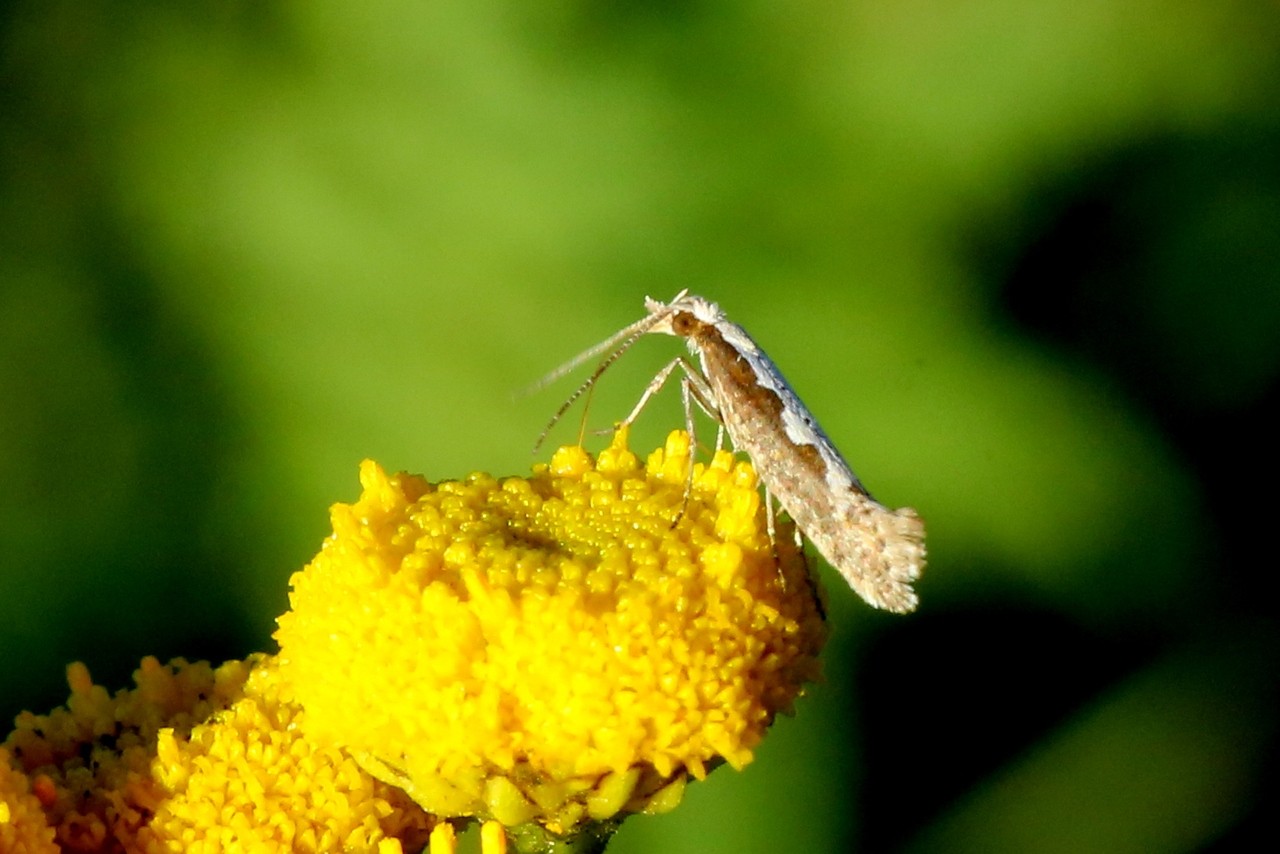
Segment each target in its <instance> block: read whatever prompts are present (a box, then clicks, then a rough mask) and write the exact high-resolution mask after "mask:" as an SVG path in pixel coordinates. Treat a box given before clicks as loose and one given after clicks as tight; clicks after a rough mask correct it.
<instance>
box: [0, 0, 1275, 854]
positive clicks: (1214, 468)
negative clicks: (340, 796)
mask: <svg viewBox="0 0 1280 854" xmlns="http://www.w3.org/2000/svg"><path fill="white" fill-rule="evenodd" d="M0 26H2V27H3V57H2V60H0V63H2V64H0V99H2V100H0V714H2V715H3V716H4V717H5V718H6V719H7V718H8V717H9V716H10V715H12V714H14V713H16V712H17V711H19V710H20V709H22V708H33V709H36V710H44V709H48V708H50V707H52V706H54V705H57V704H58V703H60V702H62V701H63V700H64V699H65V696H66V688H65V683H64V681H63V669H64V666H65V664H66V663H67V662H68V661H71V660H77V659H78V660H83V661H85V662H87V663H88V664H89V666H90V669H91V672H92V673H93V674H94V677H95V678H96V679H97V680H98V681H100V682H103V683H106V684H108V685H113V686H118V687H123V686H125V685H127V684H128V680H129V674H130V672H131V671H132V669H133V668H134V667H136V665H137V661H138V659H139V658H140V657H142V656H143V655H147V654H154V655H157V656H159V657H161V658H162V659H167V658H169V657H172V656H179V655H182V656H186V657H189V658H213V659H216V660H221V659H225V658H231V657H236V658H238V657H242V656H243V655H245V654H247V653H248V652H251V651H254V650H259V649H270V648H272V644H271V641H270V632H271V630H272V625H273V623H272V621H273V617H274V616H275V615H276V614H278V613H279V612H280V611H281V610H283V609H284V607H285V603H286V592H287V590H286V581H287V578H288V576H289V574H290V573H291V572H292V571H293V570H295V569H296V568H298V567H299V566H301V565H302V564H304V563H305V562H306V561H307V560H308V559H309V558H310V556H311V555H312V554H313V553H314V552H315V551H316V550H317V548H318V547H319V543H320V541H321V539H322V538H323V537H324V536H325V534H326V531H327V507H328V505H329V504H330V503H332V502H335V501H346V500H351V499H352V498H354V497H355V496H356V494H357V490H358V485H357V481H356V467H357V464H358V463H359V461H360V460H361V459H362V458H364V457H373V458H376V459H378V460H379V461H380V462H381V463H383V464H384V465H385V466H386V467H388V468H391V469H407V470H410V471H417V472H422V473H424V474H426V475H427V476H429V477H431V478H434V479H441V478H449V477H457V476H460V475H463V474H465V473H467V472H469V471H473V470H477V469H484V470H489V471H492V472H495V473H498V474H515V473H521V472H525V471H527V470H528V467H529V465H530V464H531V463H532V461H533V460H534V459H535V458H534V457H532V456H531V454H530V446H531V445H532V442H533V439H534V438H535V437H536V436H537V434H538V432H539V431H540V430H541V429H542V427H543V425H544V424H545V422H546V419H547V417H548V416H549V415H550V413H551V412H552V411H554V409H555V407H556V406H558V405H559V403H560V401H561V400H562V399H563V398H564V396H566V395H567V394H568V392H569V390H570V389H571V388H572V387H573V383H572V382H571V381H565V382H563V383H561V384H558V385H557V386H556V387H555V388H553V389H552V390H549V391H545V392H542V393H539V394H538V395H535V396H531V397H516V396H513V392H516V391H518V390H519V389H521V388H522V387H524V386H526V385H527V384H529V383H530V382H532V381H533V380H535V379H536V378H537V377H538V376H540V375H541V374H542V373H544V372H545V371H547V370H549V369H550V368H552V367H554V366H555V365H557V364H558V363H560V362H561V361H563V360H565V359H567V358H568V357H569V356H571V355H573V354H574V353H576V352H577V351H578V350H580V349H582V348H585V347H586V346H588V345H589V344H591V343H594V342H595V341H596V340H598V339H601V338H603V337H605V336H606V335H608V334H609V333H611V332H613V331H614V330H615V329H617V328H619V327H621V326H622V325H624V324H626V323H628V322H630V321H632V320H634V319H637V318H638V317H639V316H640V315H641V313H642V297H643V296H644V295H645V294H651V295H653V296H655V297H659V298H663V299H665V298H668V297H670V296H671V295H672V294H673V293H675V292H676V291H677V290H679V289H681V288H690V289H691V290H692V291H693V292H694V293H700V294H703V295H705V296H707V297H708V298H711V299H714V300H716V301H717V302H719V303H720V304H721V305H722V306H723V307H724V308H725V309H726V311H727V312H728V313H729V315H730V316H731V317H732V318H733V319H735V320H736V321H738V322H739V323H741V324H743V325H744V326H746V327H747V328H748V329H749V330H750V331H751V332H752V334H753V335H754V336H755V337H756V338H757V339H758V340H759V341H760V342H761V343H762V344H763V345H764V346H765V347H766V348H767V349H768V350H769V351H770V353H771V355H772V356H773V357H774V359H775V361H777V362H778V363H779V364H780V365H782V366H783V368H784V369H785V370H786V372H787V374H788V376H789V378H790V380H791V381H792V383H793V384H794V386H795V387H796V389H797V390H798V392H799V393H800V394H801V395H802V396H803V397H804V399H805V400H806V401H807V402H808V403H809V405H810V407H811V408H812V410H813V411H814V412H815V413H816V414H817V415H818V416H819V417H820V418H821V419H822V421H823V424H824V426H825V427H826V430H827V432H828V433H829V434H830V435H831V436H832V437H833V438H834V439H835V441H836V442H837V444H838V445H839V446H840V447H841V448H842V450H843V451H844V452H845V454H846V455H847V456H848V457H849V459H850V462H851V463H852V465H853V466H854V468H855V470H856V471H858V473H859V474H860V475H861V476H862V478H863V479H864V480H865V481H866V482H867V483H868V484H869V485H870V487H871V488H872V489H873V490H874V491H875V492H876V493H877V495H878V496H879V497H881V498H882V499H883V500H885V501H886V502H887V503H891V504H894V505H901V504H911V505H913V506H915V507H917V508H919V510H920V512H921V513H922V515H923V516H924V517H925V518H926V520H927V521H928V524H929V532H930V539H929V547H930V556H931V562H930V566H929V570H928V573H927V575H926V577H925V579H924V580H923V582H922V583H921V585H920V592H921V596H922V601H923V604H922V607H921V609H920V611H919V612H918V613H917V614H915V615H913V616H910V617H893V616H889V615H884V614H879V613H875V612H873V611H871V610H870V609H869V608H867V607H866V606H864V605H863V604H862V603H861V602H860V601H857V600H856V599H855V598H854V597H853V596H852V595H851V594H848V593H846V591H845V590H844V589H843V587H842V583H841V582H840V580H839V578H838V577H837V576H835V575H834V573H831V572H830V571H829V570H825V569H824V572H826V573H827V574H826V576H825V577H826V579H827V582H828V588H829V591H830V593H831V601H832V608H831V623H832V626H833V639H832V642H831V645H830V647H829V648H828V652H827V654H826V657H825V666H826V672H827V681H826V682H825V683H823V684H821V685H818V686H816V687H815V688H814V690H813V691H812V692H811V696H810V697H808V698H806V699H804V700H803V701H802V702H801V703H800V705H799V709H798V715H797V716H796V717H795V718H789V719H783V720H781V721H780V722H779V723H778V724H777V726H776V727H775V729H774V731H773V733H772V734H771V736H770V737H769V738H768V739H767V740H766V742H765V743H764V745H763V746H762V747H761V749H760V751H759V754H758V758H757V761H756V762H755V763H754V764H753V765H751V766H750V767H749V768H748V769H747V770H746V771H745V772H743V773H741V774H735V773H734V772H732V771H727V770H722V771H718V772H717V773H715V774H714V775H713V776H712V777H711V778H710V779H709V780H708V782H706V783H705V784H699V785H696V786H694V787H693V788H692V789H691V790H690V792H689V793H688V796H687V798H686V802H685V803H684V805H682V806H681V807H680V809H678V810H677V811H676V812H675V813H673V814H671V815H669V816H665V817H662V818H654V819H647V818H637V819H634V820H632V821H630V822H628V823H627V824H626V825H625V826H624V828H623V829H622V831H621V832H620V834H619V835H618V837H617V839H616V840H615V845H614V846H613V847H611V849H610V850H611V851H617V852H640V851H669V852H682V851H690V852H692V851H698V852H715V851H723V852H731V851H732V852H743V851H814V852H821V851H833V852H834V851H847V850H851V849H856V850H866V851H897V850H906V851H975V852H976V851H984V852H1002V851H1011V852H1012V851H1037V852H1056V851H1063V852H1066V851H1107V852H1112V851H1114V852H1129V851H1132V852H1164V851H1170V852H1172V851H1197V850H1206V851H1208V850H1212V851H1228V850H1236V849H1237V848H1240V847H1248V846H1251V845H1255V844H1258V842H1257V840H1259V839H1265V840H1269V841H1271V842H1273V843H1274V842H1275V841H1276V838H1277V832H1276V830H1275V826H1274V823H1273V821H1272V820H1271V819H1267V818H1266V815H1267V814H1268V813H1271V814H1272V816H1274V812H1275V810H1276V809H1277V806H1278V805H1277V802H1276V799H1275V796H1274V791H1273V789H1272V785H1273V784H1274V783H1275V781H1276V779H1277V765H1276V753H1275V751H1274V746H1275V737H1276V729H1277V707H1276V687H1277V679H1276V673H1277V663H1278V660H1280V625H1278V623H1277V621H1276V619H1275V607H1274V605H1273V603H1272V601H1271V600H1270V599H1269V598H1268V597H1267V596H1265V595H1264V590H1265V587H1266V586H1268V585H1269V584H1274V580H1273V579H1272V580H1271V581H1270V582H1269V581H1268V579H1269V578H1270V577H1271V576H1273V575H1274V569H1275V561H1276V558H1275V548H1274V546H1273V545H1272V543H1271V533H1272V532H1271V527H1272V526H1273V525H1274V522H1273V519H1272V516H1273V512H1272V510H1271V509H1270V508H1272V507H1274V503H1275V499H1274V496H1273V492H1274V487H1275V483H1276V475H1277V471H1276V466H1275V461H1274V452H1273V450H1272V446H1273V445H1274V439H1275V435H1276V431H1277V426H1278V425H1277V423H1276V418H1275V415H1274V410H1275V409H1276V408H1277V407H1276V398H1277V374H1278V368H1280V285H1278V283H1280V99H1278V98H1277V94H1278V90H1277V86H1276V83H1277V79H1278V77H1277V71H1280V63H1278V62H1277V60H1278V58H1280V13H1278V12H1277V8H1276V7H1275V5H1274V4H1271V3H1266V2H1258V3H1245V2H1222V3H1204V2H1201V0H1165V2H1154V0H1153V1H1152V2H1131V3H1128V4H1115V3H1110V2H1058V1H1057V0H1050V2H1043V3H1036V4H1025V3H1019V2H1012V0H1006V2H1001V0H987V2H977V1H976V0H975V2H961V3H943V2H915V1H914V0H911V1H910V2H901V3H872V2H857V3H852V2H850V3H839V2H829V1H828V2H801V3H790V4H776V3H763V2H736V3H730V2H700V3H678V2H671V0H667V2H654V3H641V2H612V3H591V2H548V3H529V4H525V3H515V2H467V3H458V2H434V3H410V2H400V3H381V4H373V5H363V4H345V3H332V2H305V3H304V2H294V3H278V4H263V3H250V2H240V3H212V2H205V3H199V2H191V3H185V4H168V3H159V2H155V3H110V2H57V0H55V1H54V2H9V3H5V4H3V5H0ZM677 351H678V345H677V344H676V343H675V342H673V341H671V340H669V339H660V338H656V337H655V338H654V339H652V340H646V341H643V342H641V344H639V345H637V347H636V350H635V354H634V355H629V356H628V357H627V359H625V360H623V361H622V362H621V363H620V364H618V365H617V366H616V368H615V369H614V370H613V371H612V372H611V373H610V374H609V376H608V378H607V380H606V381H605V382H604V383H602V384H601V386H600V388H599V392H598V394H597V395H596V399H595V401H594V403H593V405H592V408H591V412H590V414H591V421H592V424H593V425H594V426H607V425H608V423H609V422H610V421H611V420H612V419H614V418H616V417H618V416H620V415H621V414H622V413H624V412H625V411H626V409H627V407H628V406H629V405H630V403H631V402H632V401H633V400H634V398H635V396H636V395H637V394H638V392H639V391H640V389H641V388H642V387H643V385H644V383H645V382H646V381H647V378H648V377H649V376H650V375H651V374H652V371H653V370H654V369H655V368H656V367H658V366H659V365H661V364H662V363H663V362H664V361H665V360H667V359H669V358H671V356H672V355H674V354H675V352H677ZM677 397H678V395H675V394H674V393H672V392H668V393H667V394H666V395H664V400H662V401H661V402H660V403H658V404H656V405H655V406H654V407H653V408H652V409H651V410H649V411H648V412H647V413H646V414H645V416H644V417H642V419H641V422H640V424H639V425H638V427H637V430H636V433H635V434H634V442H633V446H634V447H636V448H638V449H644V448H649V447H652V446H653V445H654V444H655V443H656V442H658V441H660V438H661V437H662V436H663V435H664V434H665V432H666V431H667V430H668V429H671V428H672V427H675V426H678V425H679V424H680V415H679V406H678V402H677V401H676V398H677ZM576 421H577V418H576V412H575V415H574V416H571V417H570V418H569V419H567V420H566V423H565V424H564V425H562V426H561V427H559V428H558V429H557V430H556V431H555V432H554V433H553V434H552V438H551V444H552V445H554V444H560V443H568V442H571V441H573V439H574V437H575V436H576ZM597 441H599V442H602V441H603V440H597ZM545 453H546V452H545V451H544V455H545ZM1246 840H1249V841H1248V842H1246Z"/></svg>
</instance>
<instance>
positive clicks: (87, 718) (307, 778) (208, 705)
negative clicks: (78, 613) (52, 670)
mask: <svg viewBox="0 0 1280 854" xmlns="http://www.w3.org/2000/svg"><path fill="white" fill-rule="evenodd" d="M134 680H135V683H136V686H137V687H136V688H134V689H131V690H125V691H119V692H117V693H116V694H115V695H114V696H111V695H109V694H108V693H107V691H106V689H104V688H102V687H101V686H97V685H94V684H93V682H92V680H91V679H90V677H89V672H88V670H87V668H85V667H84V665H82V664H73V665H71V667H69V668H68V681H69V682H70V684H71V697H70V699H69V700H68V702H67V705H66V706H65V707H63V708H60V709H56V710H54V711H53V712H51V713H50V714H48V715H33V714H30V713H23V714H22V715H20V716H19V718H18V727H17V729H15V730H14V732H13V733H11V734H10V736H9V737H8V739H7V740H6V742H5V746H6V748H7V749H8V751H9V753H10V754H11V755H12V758H13V762H14V764H15V765H16V766H17V767H16V768H13V769H10V767H9V763H0V801H3V800H4V798H5V797H6V796H5V795H4V794H3V793H4V791H5V788H6V784H5V774H6V772H10V773H15V775H16V772H17V771H18V770H21V771H24V772H25V774H22V775H16V776H20V777H21V778H22V779H27V780H30V781H31V788H32V790H33V792H34V800H35V801H36V803H37V806H38V807H40V808H42V809H43V814H42V815H41V819H42V820H43V821H45V822H46V826H47V827H50V828H52V830H53V832H54V833H55V834H56V840H57V847H55V846H54V845H53V843H52V842H51V843H50V847H49V848H48V849H40V848H38V847H34V846H32V847H30V848H29V849H28V850H31V851H33V852H34V851H40V850H58V849H59V847H60V848H61V850H66V851H91V852H99V851H101V852H108V851H127V852H156V854H159V853H160V852H188V851H189V852H200V851H250V850H251V851H261V852H269V851H281V852H285V851H337V850H361V851H365V850H379V851H382V852H387V853H388V854H393V852H397V851H399V850H401V844H400V843H401V841H402V840H403V841H404V843H405V846H406V847H409V848H411V849H416V848H418V847H420V846H421V844H422V842H423V841H424V840H425V839H426V837H427V833H428V831H429V830H430V828H431V824H432V820H431V819H430V817H428V816H427V815H426V814H424V813H423V812H422V811H421V810H420V809H419V808H418V807H417V806H416V805H414V804H413V803H412V802H410V801H408V800H407V798H406V797H405V796H404V795H403V793H401V792H399V791H398V790H396V789H394V788H393V787H391V786H389V785H387V784H385V783H381V782H379V781H377V780H374V779H373V778H372V777H370V776H369V775H368V774H366V773H365V772H363V771H362V770H361V769H360V768H358V767H357V766H356V765H355V763H354V762H353V761H352V760H351V759H350V758H349V757H347V756H345V755H344V754H342V753H341V752H340V751H337V750H335V749H332V748H330V749H324V748H320V747H317V746H315V745H312V744H310V743H308V742H306V741H305V739H304V737H303V734H302V731H301V729H300V727H299V726H298V723H299V721H300V719H301V717H302V712H301V710H300V709H298V708H297V707H296V706H293V705H290V704H288V703H286V702H283V701H282V700H281V699H280V697H279V691H278V685H277V681H276V672H275V663H274V659H272V658H270V657H267V656H254V657H253V658H251V659H250V660H248V661H245V662H228V663H227V664H224V665H222V666H221V667H219V668H216V669H215V668H212V667H210V666H209V665H208V664H207V663H204V662H199V663H195V664H191V663H188V662H186V661H184V660H182V659H178V660H175V661H173V662H171V663H170V664H168V665H162V664H160V662H159V661H157V660H156V659H154V658H147V659H144V660H143V662H142V666H141V667H140V668H139V670H138V671H137V672H136V673H135V674H134ZM3 754H4V751H3V750H0V759H3V758H4V756H3ZM9 788H12V786H10V787H9ZM18 793H19V795H20V794H21V791H20V789H19V790H18ZM10 799H11V798H10ZM24 803H25V805H23V803H20V805H19V806H20V808H22V809H24V810H27V813H26V815H27V817H28V818H29V807H30V800H28V801H26V802H24ZM2 810H3V807H2V806H0V811H2ZM9 810H10V813H11V814H12V813H13V811H14V808H13V807H12V806H11V807H10V808H9ZM24 823H25V824H26V825H27V826H29V827H30V826H34V825H32V824H31V821H28V820H27V819H24ZM4 834H5V831H4V829H3V823H0V843H4V844H0V850H2V851H5V852H9V851H18V850H22V849H19V848H16V847H14V846H12V845H10V844H8V843H9V840H7V839H6V837H5V835H4ZM51 835H52V834H51ZM29 838H34V837H29Z"/></svg>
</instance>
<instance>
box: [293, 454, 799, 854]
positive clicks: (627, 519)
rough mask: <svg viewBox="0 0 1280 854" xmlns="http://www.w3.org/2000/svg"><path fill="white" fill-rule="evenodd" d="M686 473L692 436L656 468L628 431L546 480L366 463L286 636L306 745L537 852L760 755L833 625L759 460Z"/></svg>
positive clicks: (672, 799)
mask: <svg viewBox="0 0 1280 854" xmlns="http://www.w3.org/2000/svg"><path fill="white" fill-rule="evenodd" d="M689 464H690V457H689V442H688V437H687V436H686V435H685V434H684V433H682V432H677V433H673V434H672V435H671V436H670V438H669V439H668V440H667V443H666V446H665V448H663V449H661V450H658V451H655V452H654V453H653V454H652V455H651V456H650V457H649V459H648V461H647V463H645V464H642V463H641V462H640V461H639V460H638V459H637V458H636V457H635V456H634V455H633V454H632V453H630V452H629V451H628V450H627V449H626V439H625V433H620V434H619V435H618V436H617V437H616V438H615V440H614V443H613V445H612V446H611V447H610V448H609V449H608V450H606V451H605V452H603V453H602V454H601V455H600V456H599V458H598V459H597V460H594V461H593V460H592V458H591V457H590V456H589V455H588V454H587V453H586V452H585V451H583V450H582V449H580V448H562V449H561V450H559V451H558V452H557V453H556V454H555V455H554V457H553V458H552V461H551V464H550V465H539V466H536V467H535V468H534V473H533V476H532V477H530V478H508V479H504V480H498V479H495V478H493V477H490V476H489V475H483V474H475V475H471V476H470V477H468V478H466V479H465V480H462V481H457V482H444V483H440V484H431V483H428V482H427V481H425V480H423V479H422V478H420V477H415V476H412V475H406V474H400V475H396V476H394V477H391V476H388V475H387V474H386V472H384V471H383V470H382V469H381V468H379V467H378V466H377V464H375V463H373V462H366V463H364V465H363V466H362V467H361V471H360V479H361V483H362V485H363V488H364V491H363V494H362V495H361V497H360V499H359V500H358V501H357V502H355V503H354V504H350V505H345V504H339V505H336V506H335V507H334V508H333V510H332V511H331V516H332V522H333V534H332V536H330V537H329V538H328V539H327V540H326V541H325V543H324V546H323V548H322V549H321V551H320V553H319V554H318V555H317V556H316V558H315V559H314V560H313V561H312V562H311V564H310V565H309V566H307V567H306V568H305V569H303V570H302V571H300V572H298V573H296V574H295V575H294V577H293V579H292V587H293V590H292V594H291V597H290V601H291V606H292V607H291V610H290V611H289V612H288V613H286V614H285V615H283V616H282V617H281V618H280V619H279V629H278V631H277V633H276V638H277V640H278V641H279V643H280V648H281V653H280V657H279V666H280V675H281V678H282V680H283V685H284V692H285V694H286V695H287V696H288V697H289V698H290V699H291V700H294V701H296V702H297V703H298V704H299V705H300V706H302V707H303V708H305V709H306V715H305V718H304V719H303V720H302V727H303V730H304V732H305V733H306V735H307V737H308V738H309V739H311V740H312V741H313V742H315V743H317V744H325V745H340V746H342V747H343V748H345V749H346V750H347V751H349V752H350V753H351V755H353V756H355V757H357V759H358V760H359V761H360V763H361V765H362V766H363V767H364V768H366V769H367V770H369V771H370V772H371V773H373V774H374V775H375V776H377V777H379V778H381V779H383V780H388V781H390V782H393V783H395V784H396V785H397V786H400V787H403V788H404V790H405V791H407V792H408V793H409V794H410V795H412V797H413V798H414V799H415V800H416V801H417V802H418V803H419V804H421V806H422V807H423V808H424V809H425V810H427V811H428V812H429V813H432V814H434V815H437V816H478V817H482V818H491V819H496V820H498V821H500V822H502V823H503V824H504V825H507V826H509V827H516V828H517V830H516V831H515V832H514V833H513V839H514V840H516V842H517V845H518V847H521V848H528V847H530V845H531V844H520V840H521V839H522V838H526V837H523V836H522V834H526V835H527V834H530V833H534V834H537V833H544V834H549V835H550V837H552V838H557V837H564V836H570V835H573V834H579V835H583V834H586V835H590V834H600V835H604V834H607V832H608V830H609V828H611V827H612V826H613V824H614V823H615V822H616V821H617V820H619V819H620V817H622V816H623V815H625V814H627V813H630V812H637V811H647V812H660V811H664V810H667V809H670V808H672V807H673V806H675V805H676V804H677V803H678V802H679V800H680V797H681V794H682V792H683V788H684V785H685V782H686V779H687V778H688V776H690V775H691V776H692V777H694V778H697V779H701V778H702V777H704V776H705V775H706V773H707V770H708V769H709V768H711V767H713V766H715V765H717V764H719V763H721V762H727V763H728V764H730V765H732V766H734V767H735V768H740V767H742V766H743V765H745V764H746V763H748V762H749V761H751V758H752V753H753V750H754V748H755V747H756V745H757V744H758V743H759V741H760V739H761V738H762V737H763V735H764V732H765V730H766V728H767V727H768V726H769V725H770V723H771V722H772V720H773V718H774V716H775V715H776V714H777V713H778V712H785V711H788V710H789V709H790V708H791V704H792V702H793V700H794V699H795V698H796V697H797V696H798V694H799V693H800V691H801V689H802V687H803V686H804V684H805V683H806V682H808V681H811V680H813V679H814V678H816V677H817V675H818V664H817V654H818V652H819V650H820V649H821V647H822V644H823V642H824V639H825V626H824V623H823V621H822V617H821V609H820V606H819V604H818V600H817V596H818V594H817V592H816V589H815V587H814V582H813V580H812V579H811V578H810V576H809V573H808V568H807V565H806V563H805V559H804V556H803V553H802V552H801V551H799V550H798V549H797V548H796V546H795V543H794V538H793V535H792V532H791V529H790V528H789V527H788V526H786V525H784V524H783V523H782V522H781V521H779V530H778V532H777V536H776V538H775V539H773V540H771V539H770V537H769V535H768V532H767V529H766V523H765V513H764V509H763V507H762V500H761V496H760V493H759V489H758V486H757V481H756V478H755V474H754V472H753V471H752V469H751V466H750V465H749V464H748V463H746V462H744V461H735V459H734V458H733V456H732V455H731V454H729V453H727V452H719V453H717V454H716V455H715V457H714V459H713V460H712V462H711V463H710V464H708V465H705V466H704V465H701V464H699V465H698V466H696V467H695V469H694V472H693V480H692V487H691V489H690V488H689V487H688V485H687V484H688V475H689Z"/></svg>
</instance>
